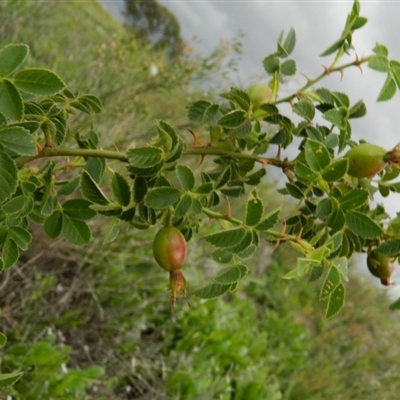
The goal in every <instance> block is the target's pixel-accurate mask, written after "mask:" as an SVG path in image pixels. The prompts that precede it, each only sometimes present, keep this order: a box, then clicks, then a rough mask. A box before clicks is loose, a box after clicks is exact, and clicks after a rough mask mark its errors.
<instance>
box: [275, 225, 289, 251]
mask: <svg viewBox="0 0 400 400" xmlns="http://www.w3.org/2000/svg"><path fill="white" fill-rule="evenodd" d="M286 228H287V224H286V221H283V227H282V229H281V230H280V232H279V233H281V234H282V235H284V234H285V232H286ZM287 240H288V239H287V238H279V239H276V243H275V246H274V247H273V248H272V252H274V251H275V250H276V249H277V248H278V247H279V245H280V244H281V242H286V241H287Z"/></svg>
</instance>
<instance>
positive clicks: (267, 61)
mask: <svg viewBox="0 0 400 400" xmlns="http://www.w3.org/2000/svg"><path fill="white" fill-rule="evenodd" d="M263 66H264V69H265V71H266V72H267V73H268V74H273V73H274V72H276V71H278V70H279V66H280V61H279V58H278V57H277V56H276V55H274V54H271V55H270V56H267V57H265V58H264V60H263Z"/></svg>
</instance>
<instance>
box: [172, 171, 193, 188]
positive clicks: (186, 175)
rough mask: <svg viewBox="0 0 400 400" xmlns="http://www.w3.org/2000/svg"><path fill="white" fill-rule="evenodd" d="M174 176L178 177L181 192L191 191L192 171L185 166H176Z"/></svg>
mask: <svg viewBox="0 0 400 400" xmlns="http://www.w3.org/2000/svg"><path fill="white" fill-rule="evenodd" d="M176 175H177V176H178V179H179V182H180V184H181V186H182V189H183V190H188V191H190V190H192V189H193V187H194V184H195V179H194V175H193V171H192V170H191V169H190V168H189V167H187V166H186V165H177V166H176Z"/></svg>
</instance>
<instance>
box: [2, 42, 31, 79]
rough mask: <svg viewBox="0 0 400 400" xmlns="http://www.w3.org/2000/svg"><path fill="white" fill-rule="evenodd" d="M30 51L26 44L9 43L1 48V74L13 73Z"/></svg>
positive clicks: (3, 75)
mask: <svg viewBox="0 0 400 400" xmlns="http://www.w3.org/2000/svg"><path fill="white" fill-rule="evenodd" d="M28 53H29V47H28V46H27V45H26V44H9V45H7V46H4V47H3V48H2V49H1V50H0V76H2V77H5V76H8V75H10V74H12V73H13V72H14V71H15V70H16V69H17V68H18V67H20V66H21V65H22V64H23V63H24V61H25V60H26V57H27V56H28Z"/></svg>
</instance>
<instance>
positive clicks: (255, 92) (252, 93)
mask: <svg viewBox="0 0 400 400" xmlns="http://www.w3.org/2000/svg"><path fill="white" fill-rule="evenodd" d="M247 94H248V95H249V97H250V101H251V103H252V104H253V110H254V109H256V108H258V107H259V106H260V105H261V104H264V103H268V102H269V100H270V98H271V94H272V90H271V88H270V87H269V86H267V85H264V84H263V83H256V84H254V85H251V86H249V88H248V89H247Z"/></svg>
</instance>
